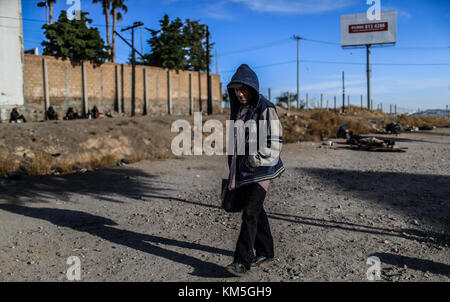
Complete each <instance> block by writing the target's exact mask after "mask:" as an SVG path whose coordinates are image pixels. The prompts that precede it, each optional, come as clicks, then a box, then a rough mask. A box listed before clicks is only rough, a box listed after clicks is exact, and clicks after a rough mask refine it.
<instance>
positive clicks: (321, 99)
mask: <svg viewBox="0 0 450 302" xmlns="http://www.w3.org/2000/svg"><path fill="white" fill-rule="evenodd" d="M322 107H323V93H321V94H320V109H322Z"/></svg>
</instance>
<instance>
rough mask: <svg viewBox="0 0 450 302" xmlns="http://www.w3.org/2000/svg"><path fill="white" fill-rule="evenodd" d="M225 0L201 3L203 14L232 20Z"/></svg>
mask: <svg viewBox="0 0 450 302" xmlns="http://www.w3.org/2000/svg"><path fill="white" fill-rule="evenodd" d="M226 4H227V2H226V1H218V2H207V3H205V4H204V5H202V11H203V14H204V15H206V16H208V17H210V18H214V19H219V20H233V19H234V17H233V14H232V13H231V12H229V11H228V10H227V8H226Z"/></svg>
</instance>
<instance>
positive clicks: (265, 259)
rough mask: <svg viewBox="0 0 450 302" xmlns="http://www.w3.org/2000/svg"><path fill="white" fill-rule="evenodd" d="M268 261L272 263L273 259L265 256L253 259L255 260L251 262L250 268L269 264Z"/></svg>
mask: <svg viewBox="0 0 450 302" xmlns="http://www.w3.org/2000/svg"><path fill="white" fill-rule="evenodd" d="M270 261H273V258H269V257H266V256H259V257H255V259H253V261H252V267H257V266H260V265H261V264H263V263H266V262H270Z"/></svg>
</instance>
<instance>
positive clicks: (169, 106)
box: [167, 69, 172, 115]
mask: <svg viewBox="0 0 450 302" xmlns="http://www.w3.org/2000/svg"><path fill="white" fill-rule="evenodd" d="M171 86H172V83H171V80H170V69H168V70H167V113H168V114H169V115H171V114H172V91H171V89H172V87H171Z"/></svg>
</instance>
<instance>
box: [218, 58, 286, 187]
mask: <svg viewBox="0 0 450 302" xmlns="http://www.w3.org/2000/svg"><path fill="white" fill-rule="evenodd" d="M236 83H240V84H244V85H246V86H249V87H250V88H251V89H252V90H253V92H254V93H253V95H254V97H253V99H252V100H250V103H249V105H248V106H249V109H248V111H247V113H246V115H245V118H244V123H245V122H247V121H249V120H250V119H252V120H254V121H255V122H256V127H257V135H256V137H257V140H258V142H257V143H258V144H257V146H258V147H257V152H256V154H249V147H248V145H249V131H248V129H245V130H246V131H245V155H237V160H236V181H237V185H238V186H242V185H245V184H250V183H255V182H260V181H265V180H270V179H273V178H276V177H278V176H280V175H281V174H282V173H283V172H284V171H285V169H284V166H283V162H282V161H281V158H280V151H281V145H282V129H281V128H282V127H281V123H280V121H279V119H278V115H277V111H276V108H275V106H274V105H273V104H272V103H271V102H270V101H268V100H267V99H266V98H265V97H264V96H263V95H261V94H260V93H259V81H258V77H257V75H256V73H255V72H254V71H253V70H252V69H251V68H250V67H249V66H248V65H246V64H242V65H241V66H239V68H238V70H237V71H236V73H235V74H234V75H233V77H232V78H231V81H230V83H229V84H228V85H227V89H228V95H229V96H230V109H231V114H230V120H233V121H236V118H237V114H238V112H239V109H240V106H241V104H240V102H239V100H238V98H237V97H236V94H235V92H234V89H233V88H231V87H230V86H231V85H232V84H236ZM261 120H265V121H266V123H265V124H262V125H264V127H267V129H266V131H267V142H266V147H264V148H262V149H261V148H260V145H259V137H260V133H259V132H260V125H261V124H260V123H259V121H261ZM274 125H279V126H277V127H274ZM275 128H276V129H275ZM231 132H233V131H230V134H231ZM262 135H264V134H262ZM230 139H231V137H230ZM232 158H233V155H229V156H228V165H229V167H231V162H232Z"/></svg>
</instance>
